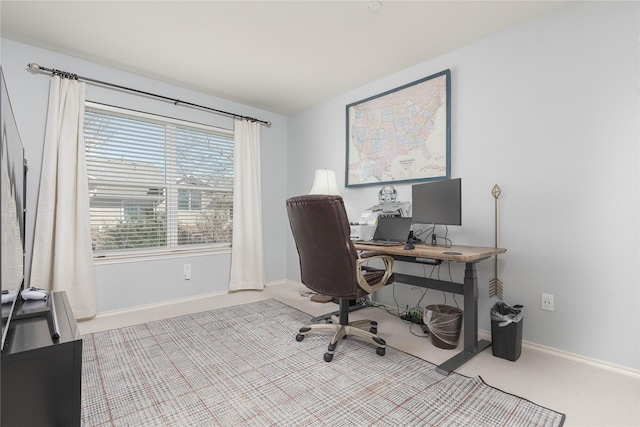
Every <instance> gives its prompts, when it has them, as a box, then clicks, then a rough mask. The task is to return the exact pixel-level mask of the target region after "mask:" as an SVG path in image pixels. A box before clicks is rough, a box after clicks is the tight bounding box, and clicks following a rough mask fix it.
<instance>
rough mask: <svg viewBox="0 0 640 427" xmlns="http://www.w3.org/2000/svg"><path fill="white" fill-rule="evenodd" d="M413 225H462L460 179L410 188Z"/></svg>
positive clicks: (426, 183) (433, 182)
mask: <svg viewBox="0 0 640 427" xmlns="http://www.w3.org/2000/svg"><path fill="white" fill-rule="evenodd" d="M411 198H412V200H411V203H412V212H411V216H412V217H413V223H414V224H433V225H462V179H460V178H457V179H446V180H441V181H430V182H425V183H422V184H414V185H412V186H411Z"/></svg>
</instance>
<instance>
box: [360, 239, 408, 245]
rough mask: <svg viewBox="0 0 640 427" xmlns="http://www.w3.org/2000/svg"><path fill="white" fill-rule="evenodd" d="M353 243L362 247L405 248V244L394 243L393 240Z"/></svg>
mask: <svg viewBox="0 0 640 427" xmlns="http://www.w3.org/2000/svg"><path fill="white" fill-rule="evenodd" d="M353 243H358V244H361V245H375V246H403V245H404V242H394V241H391V240H366V241H365V240H355V241H354V242H353Z"/></svg>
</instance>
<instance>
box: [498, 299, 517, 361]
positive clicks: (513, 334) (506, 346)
mask: <svg viewBox="0 0 640 427" xmlns="http://www.w3.org/2000/svg"><path fill="white" fill-rule="evenodd" d="M523 315H524V312H523V307H522V306H521V305H514V306H513V307H511V306H509V305H507V304H505V303H504V302H497V303H495V304H494V305H493V307H492V308H491V341H492V342H491V351H492V352H493V355H494V356H496V357H501V358H503V359H507V360H511V361H512V362H515V361H516V360H518V358H519V357H520V353H521V352H522V319H523Z"/></svg>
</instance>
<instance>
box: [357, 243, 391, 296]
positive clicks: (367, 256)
mask: <svg viewBox="0 0 640 427" xmlns="http://www.w3.org/2000/svg"><path fill="white" fill-rule="evenodd" d="M373 259H380V260H382V262H383V263H384V270H385V271H384V275H383V276H382V278H381V279H380V280H378V281H377V282H375V283H372V284H369V283H368V282H367V279H365V277H364V274H363V272H362V264H364V263H365V262H369V261H371V260H373ZM392 274H393V257H391V256H389V255H386V254H383V253H382V252H365V253H363V254H361V255H360V258H358V259H357V260H356V279H357V281H358V286H360V287H361V288H362V289H363V290H365V291H366V292H367V293H369V294H370V293H372V292H374V291H377V290H378V289H380V288H381V287H383V286H384V285H386V284H387V281H388V280H389V277H391V275H392Z"/></svg>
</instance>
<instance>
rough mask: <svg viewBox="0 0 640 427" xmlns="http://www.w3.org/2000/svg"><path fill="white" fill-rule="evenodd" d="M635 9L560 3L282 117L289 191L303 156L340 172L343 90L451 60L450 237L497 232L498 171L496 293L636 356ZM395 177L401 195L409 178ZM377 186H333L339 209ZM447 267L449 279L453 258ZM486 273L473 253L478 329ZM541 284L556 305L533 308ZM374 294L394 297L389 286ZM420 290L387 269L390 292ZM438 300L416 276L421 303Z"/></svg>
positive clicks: (362, 94) (548, 334) (604, 348)
mask: <svg viewBox="0 0 640 427" xmlns="http://www.w3.org/2000/svg"><path fill="white" fill-rule="evenodd" d="M639 16H640V10H639V3H638V2H577V3H575V4H570V5H568V6H566V7H563V8H560V9H558V10H555V11H553V12H551V13H549V14H547V15H544V16H542V17H540V18H538V19H535V20H533V21H530V22H528V23H524V24H522V25H519V26H517V27H514V28H511V29H509V30H507V31H504V32H502V33H499V34H497V35H494V36H491V37H489V38H487V39H485V40H482V41H480V42H477V43H475V44H472V45H469V46H467V47H465V48H462V49H459V50H457V51H455V52H452V53H449V54H446V55H443V56H441V57H439V58H437V59H434V60H432V61H428V62H425V63H423V64H420V65H418V66H415V67H413V68H410V69H407V70H404V71H402V72H400V73H397V74H394V75H391V76H388V77H386V78H384V79H381V80H379V81H376V82H373V83H371V84H369V85H366V86H364V87H361V88H359V89H357V90H353V91H350V92H348V93H345V94H343V95H341V96H339V97H337V98H335V99H332V100H329V101H327V102H325V103H323V104H321V105H318V106H315V107H313V108H311V109H308V110H306V111H303V112H301V113H298V114H296V115H294V116H291V117H289V120H288V141H289V142H288V144H289V146H288V154H289V159H288V170H289V174H288V177H287V180H288V195H289V196H293V195H298V194H305V193H308V190H309V188H310V187H311V183H312V180H313V170H314V169H315V168H319V167H328V168H332V169H335V170H336V171H337V174H338V176H343V175H344V170H345V144H346V142H345V127H346V123H345V122H346V120H345V105H347V104H349V103H352V102H355V101H359V100H361V99H364V98H367V97H369V96H373V95H376V94H378V93H381V92H384V91H387V90H389V89H393V88H395V87H398V86H401V85H403V84H406V83H409V82H412V81H415V80H418V79H420V78H422V77H425V76H428V75H431V74H433V73H436V72H439V71H442V70H444V69H447V68H449V69H451V75H452V161H451V165H452V177H461V178H462V180H463V226H462V227H450V236H453V240H454V242H455V244H471V245H481V246H493V245H494V237H493V233H494V226H493V223H494V199H493V196H492V195H491V189H492V187H493V185H494V184H496V183H497V184H499V185H500V187H501V188H502V190H503V193H502V196H501V197H500V237H499V240H500V242H499V243H500V246H502V247H505V248H507V250H508V252H507V253H506V255H504V256H501V257H500V261H499V262H500V268H499V273H498V276H499V278H500V279H501V280H502V281H503V282H504V286H505V300H506V301H507V302H508V303H510V304H517V303H518V304H523V305H524V306H525V310H526V313H525V323H524V339H525V340H527V341H531V342H534V343H538V344H540V345H544V346H548V347H552V348H555V349H560V350H563V351H566V352H569V353H574V354H579V355H582V356H585V357H587V358H592V359H596V360H600V361H604V362H607V363H610V364H613V365H619V366H624V367H629V368H632V369H640V317H639V315H638V311H639V307H640V293H639V281H638V277H639V276H638V273H639V268H638V263H639V251H638V235H639V229H638V218H639V215H638V184H639V179H638V166H639V152H638V141H639V120H638V118H639V108H638V99H639V91H638V87H639V85H638V83H639V81H638V79H639V75H640V68H639V58H640V56H639V53H638V36H639V28H640V25H639ZM415 46H416V49H419V48H420V43H419V41H416V42H415ZM381 60H384V54H381ZM396 188H397V189H398V190H399V193H400V199H401V200H410V197H411V190H410V186H409V185H398V186H396ZM379 189H380V186H373V187H365V188H357V189H344V188H342V189H341V192H342V195H343V197H344V198H345V204H346V206H347V211H348V214H349V216H350V218H352V219H357V217H358V216H359V214H360V212H361V211H362V210H364V209H365V208H367V207H369V206H371V205H373V204H375V203H376V202H377V191H378V190H379ZM288 261H289V262H288V277H289V278H291V279H295V280H299V277H300V276H299V268H298V259H297V254H296V250H295V246H294V245H293V242H292V239H291V238H289V252H288ZM454 267H456V268H452V274H453V276H454V279H456V280H461V278H462V275H463V272H462V267H463V266H462V265H457V266H454ZM402 268H404V269H405V270H407V271H411V272H413V273H415V274H424V270H423V267H421V266H415V265H414V266H411V265H405V266H403V267H402ZM428 272H430V270H427V273H428ZM441 274H442V275H444V276H445V277H446V276H447V275H448V272H446V271H444V270H443V271H441ZM493 276H494V272H493V262H491V261H485V262H483V263H481V264H480V266H479V277H480V301H479V310H480V319H479V325H480V328H481V329H484V330H490V318H489V310H490V308H491V306H492V305H493V303H494V302H495V301H496V300H495V298H489V296H488V290H487V288H488V281H489V280H490V279H491V278H493ZM543 292H544V293H550V294H553V295H555V311H554V312H546V311H542V310H541V309H540V299H541V293H543ZM380 294H381V295H380V297H381V299H382V301H384V302H386V303H389V304H395V303H394V300H393V295H392V289H391V287H387V288H385V289H384V291H383V292H380ZM420 296H421V292H420V291H418V290H411V289H410V288H409V287H407V286H405V285H398V284H396V285H395V297H396V298H397V300H398V301H399V304H400V306H401V307H403V308H404V307H405V305H406V304H409V305H410V306H412V305H414V304H415V303H416V302H417V300H418V299H419V297H420ZM442 301H443V299H442V293H441V292H436V291H429V293H428V294H427V297H426V298H425V300H424V301H423V305H422V306H423V307H424V305H426V304H427V303H441V302H442ZM458 302H459V303H460V304H461V302H462V299H461V298H460V297H459V298H458ZM448 303H450V304H451V303H452V300H451V299H450V298H449V300H448Z"/></svg>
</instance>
